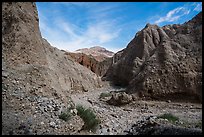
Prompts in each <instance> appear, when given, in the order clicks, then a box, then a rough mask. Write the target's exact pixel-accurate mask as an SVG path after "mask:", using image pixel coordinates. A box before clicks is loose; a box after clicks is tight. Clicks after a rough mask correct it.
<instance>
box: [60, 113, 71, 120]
mask: <svg viewBox="0 0 204 137" xmlns="http://www.w3.org/2000/svg"><path fill="white" fill-rule="evenodd" d="M71 116H72V114H71V113H70V111H66V112H62V113H61V114H60V115H59V118H60V119H62V120H64V121H68V120H70V119H71Z"/></svg>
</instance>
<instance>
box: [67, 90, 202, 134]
mask: <svg viewBox="0 0 204 137" xmlns="http://www.w3.org/2000/svg"><path fill="white" fill-rule="evenodd" d="M120 90H121V91H122V90H124V89H118V88H103V89H99V90H97V91H90V92H83V93H76V94H72V95H71V98H72V100H73V102H74V103H75V105H78V104H80V105H83V106H84V107H86V108H91V109H92V110H94V112H95V113H96V115H97V116H98V117H99V118H100V120H101V123H100V125H99V127H98V129H97V131H96V132H95V133H93V132H91V131H79V132H76V133H75V134H100V135H118V134H119V135H124V134H127V133H126V131H129V129H130V128H131V126H132V125H133V124H135V123H136V122H138V121H142V120H145V119H146V118H147V117H154V116H156V117H157V116H159V115H161V114H165V113H171V114H173V115H175V116H177V117H178V118H179V121H177V122H176V123H174V125H177V126H181V127H186V128H199V129H201V128H202V127H201V125H202V104H196V103H187V102H171V101H145V100H137V101H133V102H131V103H130V104H127V105H123V106H112V105H109V104H108V103H107V102H106V100H108V99H109V98H110V97H106V98H104V99H100V98H99V96H100V94H101V93H108V92H111V91H112V92H113V91H120ZM166 121H167V123H169V122H168V120H166Z"/></svg>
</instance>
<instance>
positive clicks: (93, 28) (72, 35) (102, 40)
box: [40, 3, 121, 51]
mask: <svg viewBox="0 0 204 137" xmlns="http://www.w3.org/2000/svg"><path fill="white" fill-rule="evenodd" d="M69 4H72V3H69ZM74 4H75V3H74ZM78 6H83V4H79V5H78ZM110 9H111V8H110V7H108V8H101V9H98V11H97V13H98V15H97V14H95V12H94V11H93V10H91V11H90V12H89V14H90V16H92V17H94V18H95V20H94V21H91V22H89V23H88V25H87V26H86V27H83V28H82V27H80V26H77V25H75V24H74V23H72V22H71V21H69V20H68V19H65V18H62V17H60V16H58V17H57V16H56V17H55V18H53V19H54V20H52V23H53V24H54V26H51V25H50V20H49V19H47V18H46V16H43V15H40V29H41V31H43V34H44V37H45V38H46V39H47V40H48V41H49V42H50V44H51V45H52V46H54V47H57V48H59V49H64V50H68V51H75V50H77V49H79V48H85V47H92V46H95V45H100V46H104V45H107V43H108V42H110V41H111V40H113V39H115V38H117V37H118V36H119V34H120V32H121V29H120V28H118V27H117V21H116V20H117V19H112V18H109V17H106V16H104V17H103V20H99V18H100V16H101V14H100V12H105V11H106V10H110ZM41 18H42V19H41ZM113 26H114V27H113Z"/></svg>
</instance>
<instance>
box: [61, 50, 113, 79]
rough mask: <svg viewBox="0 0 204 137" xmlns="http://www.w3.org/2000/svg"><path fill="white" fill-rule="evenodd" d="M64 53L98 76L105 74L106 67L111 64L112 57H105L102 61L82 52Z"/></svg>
mask: <svg viewBox="0 0 204 137" xmlns="http://www.w3.org/2000/svg"><path fill="white" fill-rule="evenodd" d="M64 54H65V55H67V56H70V57H71V58H73V59H74V61H76V62H78V63H79V64H81V65H83V66H85V67H87V68H88V69H90V70H91V71H92V72H94V73H96V74H97V75H98V76H103V75H104V74H106V72H107V70H108V68H109V67H110V65H111V64H112V58H107V57H106V58H104V59H103V61H98V60H96V58H95V57H93V56H92V55H86V54H84V53H72V52H65V53H64Z"/></svg>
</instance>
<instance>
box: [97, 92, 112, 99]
mask: <svg viewBox="0 0 204 137" xmlns="http://www.w3.org/2000/svg"><path fill="white" fill-rule="evenodd" d="M109 96H111V93H101V94H100V97H99V98H104V97H109Z"/></svg>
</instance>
